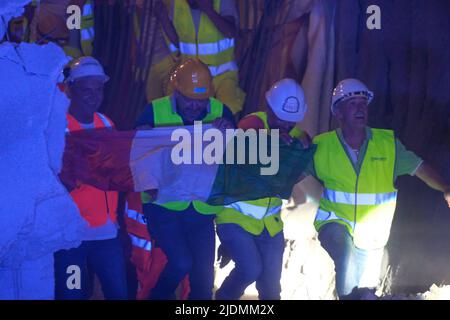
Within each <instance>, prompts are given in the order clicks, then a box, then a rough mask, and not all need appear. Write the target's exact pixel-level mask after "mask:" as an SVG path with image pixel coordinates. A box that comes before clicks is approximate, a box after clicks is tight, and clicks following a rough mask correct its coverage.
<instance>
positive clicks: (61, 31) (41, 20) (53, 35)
mask: <svg viewBox="0 0 450 320" xmlns="http://www.w3.org/2000/svg"><path fill="white" fill-rule="evenodd" d="M64 9H65V8H64ZM65 15H66V13H65V10H61V8H60V6H59V5H53V4H51V3H43V4H41V7H40V9H39V14H38V16H37V17H36V18H37V30H38V31H39V33H40V35H41V36H42V37H45V38H48V39H67V38H68V37H69V29H67V26H66V18H65Z"/></svg>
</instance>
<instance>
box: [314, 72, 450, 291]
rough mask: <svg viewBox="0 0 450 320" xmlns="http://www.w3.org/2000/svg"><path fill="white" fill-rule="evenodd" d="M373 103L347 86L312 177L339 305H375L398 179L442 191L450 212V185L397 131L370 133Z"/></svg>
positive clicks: (336, 100) (337, 99)
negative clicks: (318, 188) (319, 187)
mask: <svg viewBox="0 0 450 320" xmlns="http://www.w3.org/2000/svg"><path fill="white" fill-rule="evenodd" d="M373 97H374V94H373V93H372V92H371V91H370V90H369V89H368V88H367V87H366V85H364V84H363V83H362V82H361V81H359V80H356V79H346V80H343V81H341V82H340V83H339V84H338V85H337V87H336V88H335V89H334V91H333V98H332V103H331V110H332V113H333V115H334V116H335V117H336V119H337V120H338V122H339V128H338V129H336V130H333V131H330V132H326V133H323V134H321V135H318V136H317V137H315V138H314V143H315V144H317V150H316V153H315V155H314V161H313V164H314V167H313V168H311V170H310V171H311V172H310V173H311V174H312V175H314V176H315V177H316V178H317V179H318V180H319V181H320V182H321V183H322V184H323V186H324V190H323V193H322V196H321V199H320V204H319V208H318V211H317V215H316V218H315V221H314V226H315V228H316V230H317V231H318V232H319V240H320V242H321V245H322V246H323V248H324V249H325V250H326V251H327V252H328V254H329V255H330V257H331V258H332V259H333V261H334V264H335V271H336V290H337V294H338V296H339V298H340V299H360V298H364V297H368V295H367V293H371V295H370V296H371V297H374V295H373V288H374V287H376V286H377V285H378V280H379V274H380V269H381V259H382V256H383V249H384V246H385V245H386V243H387V241H388V238H389V233H390V228H391V223H392V219H393V216H394V211H395V206H396V198H397V190H396V188H395V186H394V183H395V179H396V178H397V177H398V176H400V175H405V174H410V175H416V176H417V177H419V178H420V179H422V180H423V181H424V182H425V183H427V184H428V185H429V186H430V187H432V188H434V189H437V190H440V191H443V192H444V193H445V197H446V200H447V202H448V204H449V206H450V195H449V191H450V185H449V184H448V183H447V182H445V181H444V179H442V178H441V177H440V176H439V175H438V174H437V173H436V172H435V171H434V170H433V169H432V168H431V167H430V166H428V165H427V164H425V163H424V162H423V161H422V160H421V159H420V158H419V157H417V156H416V155H415V154H414V153H412V152H410V151H407V150H406V149H405V147H404V146H403V145H402V144H401V142H400V141H399V140H398V139H397V138H396V137H395V135H394V132H393V131H392V130H382V129H374V128H370V127H368V126H367V119H368V111H369V109H368V105H369V103H370V102H371V101H372V99H373ZM369 288H370V289H369ZM368 289H369V290H368ZM364 293H365V294H364Z"/></svg>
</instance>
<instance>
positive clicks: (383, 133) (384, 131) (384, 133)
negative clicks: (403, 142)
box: [369, 128, 395, 137]
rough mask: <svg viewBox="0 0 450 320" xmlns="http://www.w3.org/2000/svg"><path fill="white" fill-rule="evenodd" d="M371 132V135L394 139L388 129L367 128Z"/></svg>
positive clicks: (393, 134)
mask: <svg viewBox="0 0 450 320" xmlns="http://www.w3.org/2000/svg"><path fill="white" fill-rule="evenodd" d="M369 130H371V131H372V134H375V135H378V136H384V137H395V132H394V130H390V129H378V128H369Z"/></svg>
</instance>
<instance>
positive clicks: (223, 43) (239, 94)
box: [157, 0, 245, 114]
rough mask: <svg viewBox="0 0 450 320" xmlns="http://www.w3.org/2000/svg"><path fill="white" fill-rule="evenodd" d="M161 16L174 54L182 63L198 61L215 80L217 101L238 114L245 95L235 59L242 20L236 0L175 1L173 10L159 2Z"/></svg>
mask: <svg viewBox="0 0 450 320" xmlns="http://www.w3.org/2000/svg"><path fill="white" fill-rule="evenodd" d="M158 3H159V5H158V9H157V12H158V13H159V18H160V21H161V24H162V27H163V30H164V31H165V33H166V35H167V37H168V39H169V41H170V48H171V50H172V52H174V53H176V54H180V55H181V60H182V61H184V60H185V59H187V58H192V57H197V58H199V59H200V60H201V61H202V62H203V63H205V64H207V65H208V67H209V70H210V71H211V74H212V76H213V78H214V80H213V84H214V90H215V94H216V98H217V99H218V100H219V101H222V102H223V103H225V104H226V105H227V106H229V107H230V108H231V111H232V112H233V113H234V114H236V113H238V112H240V111H241V110H242V106H243V104H244V99H245V94H244V92H243V91H242V90H241V89H240V88H239V79H238V67H237V64H236V61H235V59H234V47H235V38H236V36H237V34H238V23H239V16H238V12H237V8H236V4H235V2H234V1H232V0H171V2H170V6H169V9H167V8H166V6H164V4H163V3H162V2H161V1H159V2H158Z"/></svg>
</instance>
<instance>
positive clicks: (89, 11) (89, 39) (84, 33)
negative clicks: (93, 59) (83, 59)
mask: <svg viewBox="0 0 450 320" xmlns="http://www.w3.org/2000/svg"><path fill="white" fill-rule="evenodd" d="M80 37H81V39H80V40H81V41H80V42H81V49H82V50H83V54H84V55H85V56H90V55H92V43H93V41H94V37H95V29H94V7H93V3H92V1H91V0H88V1H87V2H86V4H85V5H84V6H83V13H82V16H81V36H80Z"/></svg>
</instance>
